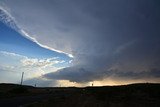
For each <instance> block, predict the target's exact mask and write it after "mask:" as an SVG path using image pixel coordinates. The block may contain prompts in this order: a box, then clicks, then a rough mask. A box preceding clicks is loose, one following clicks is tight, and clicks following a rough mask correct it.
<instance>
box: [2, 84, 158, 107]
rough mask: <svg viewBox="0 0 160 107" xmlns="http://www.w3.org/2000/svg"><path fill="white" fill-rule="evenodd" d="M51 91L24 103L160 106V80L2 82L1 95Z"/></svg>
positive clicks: (33, 106) (55, 106)
mask: <svg viewBox="0 0 160 107" xmlns="http://www.w3.org/2000/svg"><path fill="white" fill-rule="evenodd" d="M39 94H48V95H49V96H48V97H47V98H45V99H42V100H40V101H36V102H32V103H29V104H25V105H23V106H24V107H160V84H149V83H144V84H143V83H141V84H130V85H122V86H104V87H85V88H76V87H68V88H63V87H61V88H35V87H30V86H20V85H13V84H1V85H0V99H4V98H13V97H20V96H36V95H39Z"/></svg>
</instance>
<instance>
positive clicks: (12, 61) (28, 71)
mask: <svg viewBox="0 0 160 107" xmlns="http://www.w3.org/2000/svg"><path fill="white" fill-rule="evenodd" d="M62 63H64V61H63V60H59V59H58V58H57V57H53V58H45V59H37V58H28V57H27V56H23V55H19V54H16V53H12V52H6V51H0V75H1V76H2V77H3V76H4V75H5V76H4V77H3V78H1V79H0V82H5V81H6V78H8V79H7V81H6V82H17V79H15V78H20V75H21V73H22V72H25V77H24V79H25V80H27V79H30V78H38V77H40V76H42V75H44V74H46V73H49V72H53V71H54V72H56V71H57V70H58V69H61V67H55V64H62ZM7 74H8V75H7ZM18 82H19V80H18Z"/></svg>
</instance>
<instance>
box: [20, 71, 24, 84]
mask: <svg viewBox="0 0 160 107" xmlns="http://www.w3.org/2000/svg"><path fill="white" fill-rule="evenodd" d="M23 75H24V72H22V77H21V85H22V83H23Z"/></svg>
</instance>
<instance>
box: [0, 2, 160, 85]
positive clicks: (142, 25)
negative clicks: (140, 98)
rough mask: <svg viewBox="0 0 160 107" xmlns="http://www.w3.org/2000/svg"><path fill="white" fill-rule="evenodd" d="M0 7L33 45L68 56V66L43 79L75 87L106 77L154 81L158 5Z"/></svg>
mask: <svg viewBox="0 0 160 107" xmlns="http://www.w3.org/2000/svg"><path fill="white" fill-rule="evenodd" d="M0 3H1V5H0V6H1V7H2V8H3V9H5V10H6V11H8V12H9V13H10V15H11V16H12V17H14V19H15V23H16V24H17V26H18V27H19V28H20V29H22V30H24V31H25V32H27V34H28V35H29V36H30V37H31V38H34V40H36V41H37V42H38V43H39V44H42V45H44V46H47V47H50V48H51V49H55V50H59V51H60V52H64V53H67V54H71V55H73V56H74V58H73V61H72V64H71V66H69V67H67V68H64V69H61V70H58V71H57V72H53V73H49V74H45V75H44V77H45V78H48V79H53V80H69V81H71V82H80V83H81V82H90V81H95V80H103V79H105V78H108V77H113V78H121V79H124V77H126V78H131V79H136V78H141V79H142V80H145V79H146V78H147V77H151V79H155V78H159V74H160V30H159V29H160V20H159V19H160V12H159V10H160V2H159V1H158V0H152V1H151V0H134V1H131V0H94V1H93V0H67V1H66V0H21V1H17V0H10V1H9V0H6V1H5V0H4V1H1V2H0ZM24 36H25V35H24Z"/></svg>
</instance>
